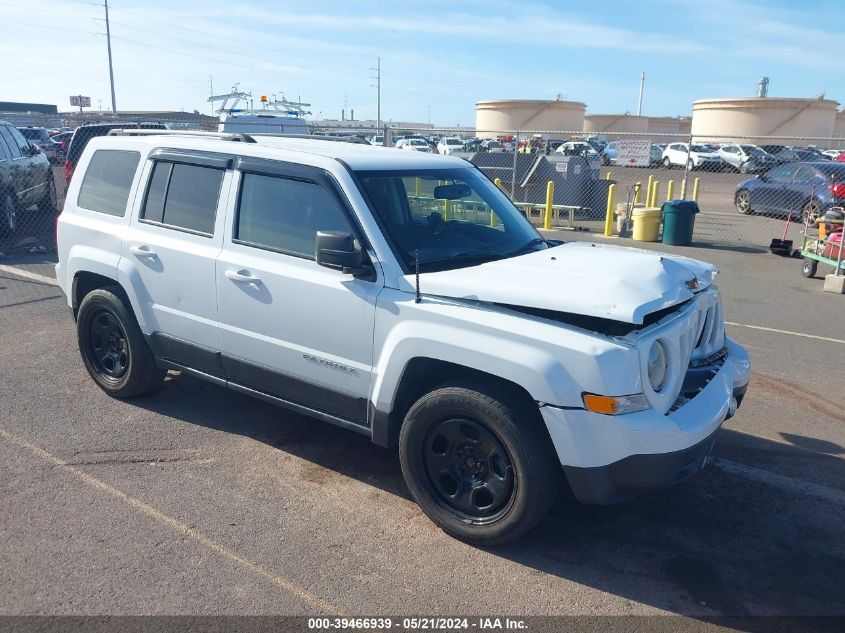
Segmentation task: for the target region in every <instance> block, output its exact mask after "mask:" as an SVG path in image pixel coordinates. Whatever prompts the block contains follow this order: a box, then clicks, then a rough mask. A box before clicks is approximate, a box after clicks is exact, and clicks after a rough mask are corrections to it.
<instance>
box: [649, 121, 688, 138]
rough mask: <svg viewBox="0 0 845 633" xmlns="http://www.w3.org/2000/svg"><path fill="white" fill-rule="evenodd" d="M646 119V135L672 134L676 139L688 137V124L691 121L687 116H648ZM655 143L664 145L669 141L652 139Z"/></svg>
mask: <svg viewBox="0 0 845 633" xmlns="http://www.w3.org/2000/svg"><path fill="white" fill-rule="evenodd" d="M646 118H647V119H648V130H647V131H648V133H649V134H672V135H673V136H678V137H688V136H689V131H690V122H691V121H692V119H690V117H688V116H684V117H678V116H650V117H646ZM653 140H654V142H655V143H666V142H668V141H669V139H663V140H660V139H657V138H656V139H653Z"/></svg>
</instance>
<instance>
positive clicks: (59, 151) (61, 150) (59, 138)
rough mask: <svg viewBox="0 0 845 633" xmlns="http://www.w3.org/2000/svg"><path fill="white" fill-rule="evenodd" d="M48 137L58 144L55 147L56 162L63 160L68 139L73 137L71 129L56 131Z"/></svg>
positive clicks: (68, 143) (68, 145) (68, 142)
mask: <svg viewBox="0 0 845 633" xmlns="http://www.w3.org/2000/svg"><path fill="white" fill-rule="evenodd" d="M50 138H51V139H53V141H54V142H56V143H58V144H59V145H58V147H57V148H56V162H62V161H64V160H65V157H66V156H67V150H68V147H70V140H71V139H72V138H73V131H70V132H57V133H56V134H54V135H53V136H51V137H50Z"/></svg>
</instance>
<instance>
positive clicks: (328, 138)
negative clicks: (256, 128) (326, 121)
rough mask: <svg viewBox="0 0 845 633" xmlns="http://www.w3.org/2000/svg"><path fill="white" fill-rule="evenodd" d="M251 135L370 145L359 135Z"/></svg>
mask: <svg viewBox="0 0 845 633" xmlns="http://www.w3.org/2000/svg"><path fill="white" fill-rule="evenodd" d="M250 136H273V137H277V138H304V139H307V140H309V141H334V142H336V143H353V144H355V145H369V143H368V142H367V141H365V140H364V139H362V138H359V137H357V136H340V135H336V134H335V135H328V134H326V135H322V134H284V133H281V132H251V133H250Z"/></svg>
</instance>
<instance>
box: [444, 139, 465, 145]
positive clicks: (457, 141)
mask: <svg viewBox="0 0 845 633" xmlns="http://www.w3.org/2000/svg"><path fill="white" fill-rule="evenodd" d="M444 143H446V145H463V144H464V142H463V141H462V140H461V139H458V138H447V139H446V140H445V141H444Z"/></svg>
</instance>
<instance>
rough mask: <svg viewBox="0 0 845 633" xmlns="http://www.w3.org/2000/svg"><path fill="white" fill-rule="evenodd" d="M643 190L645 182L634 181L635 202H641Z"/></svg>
mask: <svg viewBox="0 0 845 633" xmlns="http://www.w3.org/2000/svg"><path fill="white" fill-rule="evenodd" d="M642 190H643V183H641V182H635V183H634V204H639V203H640V192H642Z"/></svg>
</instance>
